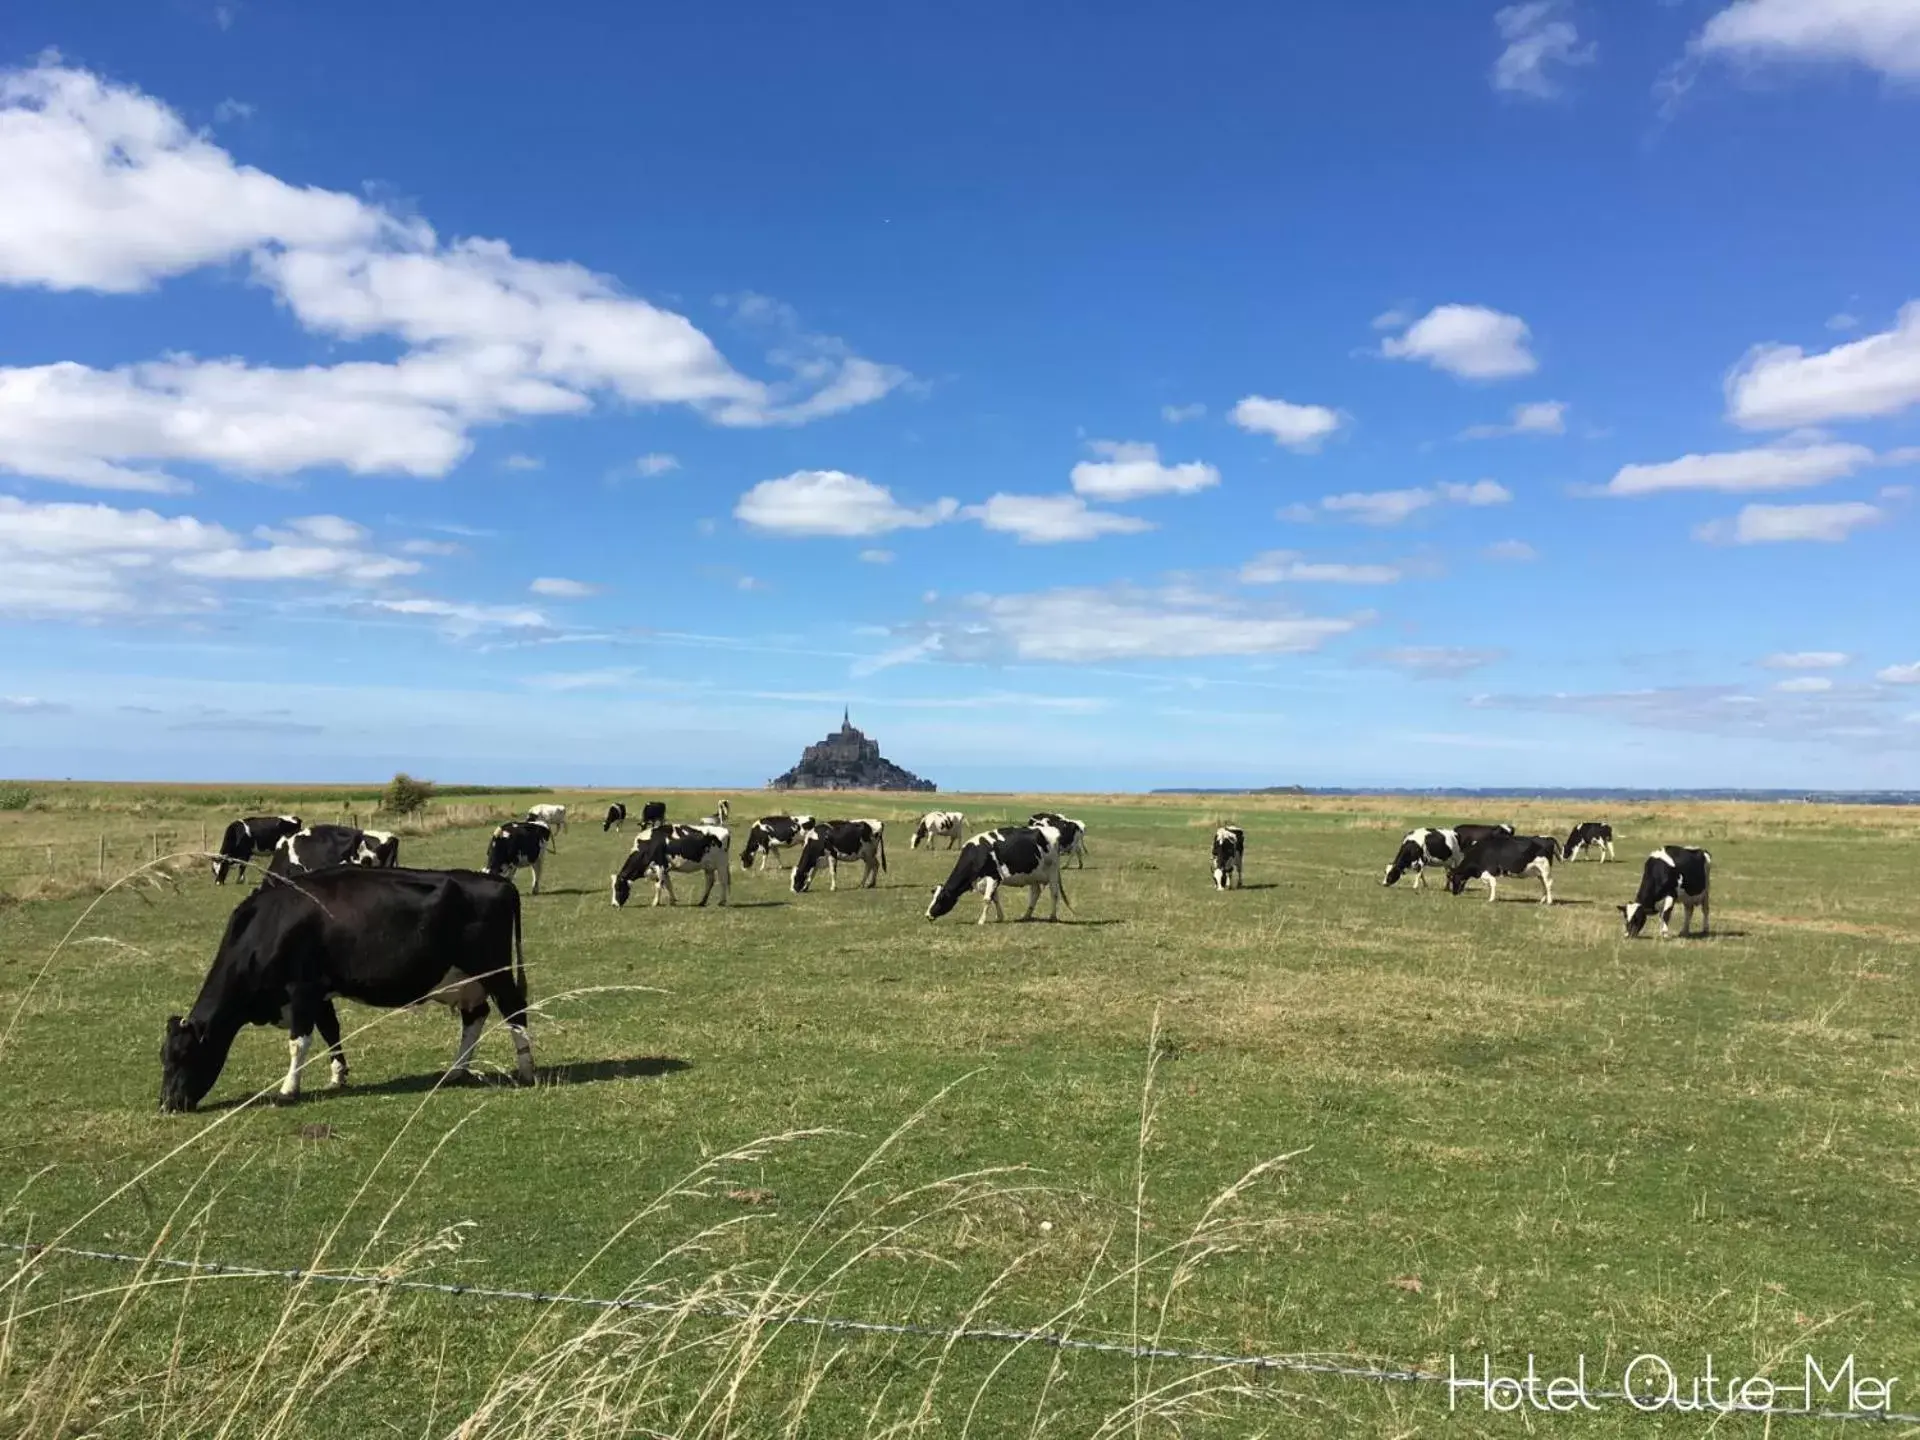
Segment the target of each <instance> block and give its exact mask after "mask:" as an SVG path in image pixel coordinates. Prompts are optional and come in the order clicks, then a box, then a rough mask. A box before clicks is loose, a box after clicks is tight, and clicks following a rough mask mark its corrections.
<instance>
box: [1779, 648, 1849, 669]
mask: <svg viewBox="0 0 1920 1440" xmlns="http://www.w3.org/2000/svg"><path fill="white" fill-rule="evenodd" d="M1852 658H1853V657H1852V656H1851V655H1849V654H1847V653H1846V651H1844V650H1776V651H1775V652H1774V653H1773V654H1771V655H1769V656H1767V657H1766V659H1764V660H1762V661H1761V662H1760V664H1761V667H1762V668H1764V669H1767V670H1838V669H1840V668H1841V667H1843V666H1844V665H1845V664H1846V663H1847V662H1848V661H1849V660H1851V659H1852Z"/></svg>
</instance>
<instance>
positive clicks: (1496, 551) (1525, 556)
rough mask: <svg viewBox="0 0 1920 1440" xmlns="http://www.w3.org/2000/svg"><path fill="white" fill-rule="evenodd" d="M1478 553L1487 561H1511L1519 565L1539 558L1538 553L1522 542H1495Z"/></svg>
mask: <svg viewBox="0 0 1920 1440" xmlns="http://www.w3.org/2000/svg"><path fill="white" fill-rule="evenodd" d="M1480 553H1481V554H1482V555H1485V556H1486V557H1487V559H1489V560H1511V561H1515V562H1519V563H1525V562H1526V561H1529V560H1538V559H1539V558H1540V552H1539V551H1538V550H1535V549H1534V548H1533V546H1531V545H1529V544H1528V543H1527V542H1526V541H1524V540H1496V541H1494V542H1493V544H1491V545H1489V546H1487V548H1486V549H1485V550H1482V551H1481V552H1480Z"/></svg>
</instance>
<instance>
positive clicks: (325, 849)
mask: <svg viewBox="0 0 1920 1440" xmlns="http://www.w3.org/2000/svg"><path fill="white" fill-rule="evenodd" d="M372 863H373V856H372V847H369V846H368V845H367V832H366V831H364V830H361V829H359V828H357V827H355V826H352V825H307V826H303V827H302V828H301V829H299V830H296V831H295V832H294V833H293V834H291V835H289V836H287V837H286V838H285V839H283V840H282V841H281V842H280V843H279V844H278V845H276V846H275V847H274V850H273V859H272V860H270V861H268V862H267V877H266V881H265V882H264V883H266V884H269V885H271V884H273V883H274V882H275V881H276V880H281V879H285V878H286V877H288V876H292V875H305V874H307V873H309V872H311V871H314V870H328V869H331V868H332V867H333V866H335V865H362V866H370V865H371V864H372Z"/></svg>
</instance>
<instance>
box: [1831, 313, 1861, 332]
mask: <svg viewBox="0 0 1920 1440" xmlns="http://www.w3.org/2000/svg"><path fill="white" fill-rule="evenodd" d="M1827 328H1828V329H1829V330H1858V329H1859V328H1860V317H1859V316H1858V315H1854V314H1852V313H1850V312H1848V311H1846V310H1841V311H1838V312H1836V313H1835V314H1832V315H1829V316H1828V317H1827Z"/></svg>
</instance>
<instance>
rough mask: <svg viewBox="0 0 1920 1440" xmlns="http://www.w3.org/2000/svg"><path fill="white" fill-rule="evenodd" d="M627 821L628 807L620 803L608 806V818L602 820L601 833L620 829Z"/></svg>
mask: <svg viewBox="0 0 1920 1440" xmlns="http://www.w3.org/2000/svg"><path fill="white" fill-rule="evenodd" d="M626 823H627V807H626V806H624V805H621V804H618V803H615V804H612V805H609V806H607V818H606V819H604V820H602V821H601V822H600V833H601V834H602V835H604V834H606V833H607V831H609V830H618V829H620V827H621V826H623V825H625V824H626Z"/></svg>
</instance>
